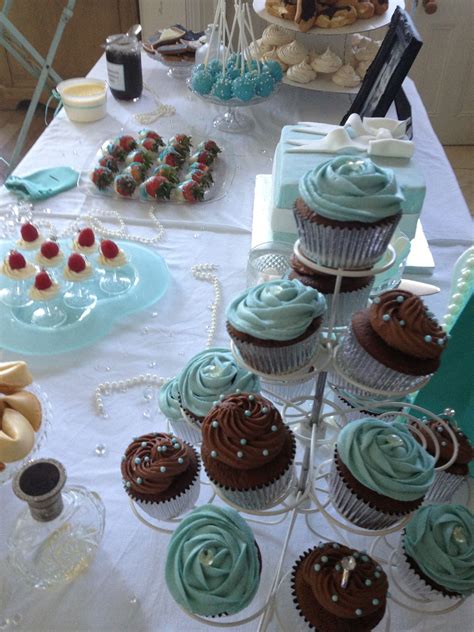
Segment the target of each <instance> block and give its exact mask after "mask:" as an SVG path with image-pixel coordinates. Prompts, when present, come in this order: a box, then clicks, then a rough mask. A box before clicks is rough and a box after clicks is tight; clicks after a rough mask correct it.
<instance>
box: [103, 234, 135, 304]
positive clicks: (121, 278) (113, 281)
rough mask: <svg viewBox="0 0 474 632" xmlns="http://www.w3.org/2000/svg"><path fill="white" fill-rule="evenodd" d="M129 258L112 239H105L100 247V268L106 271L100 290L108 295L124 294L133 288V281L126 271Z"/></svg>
mask: <svg viewBox="0 0 474 632" xmlns="http://www.w3.org/2000/svg"><path fill="white" fill-rule="evenodd" d="M126 265H127V256H126V255H125V253H124V251H123V250H122V249H121V248H119V247H118V246H117V244H116V243H115V242H114V241H112V240H111V239H103V240H102V241H101V242H100V246H99V266H100V267H101V268H103V269H104V270H105V274H104V276H103V277H102V278H101V280H100V283H99V285H100V289H101V290H102V291H103V292H105V293H106V294H112V295H115V294H123V293H124V292H127V290H129V289H130V287H131V286H132V280H131V279H130V277H129V276H128V275H127V274H126V272H125V271H124V268H125V266H126Z"/></svg>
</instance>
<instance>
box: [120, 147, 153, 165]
mask: <svg viewBox="0 0 474 632" xmlns="http://www.w3.org/2000/svg"><path fill="white" fill-rule="evenodd" d="M125 162H126V163H127V164H128V165H131V164H132V162H141V163H142V165H145V169H149V168H150V167H151V164H152V162H153V156H152V155H151V154H150V153H149V152H148V151H146V150H142V149H137V150H135V151H132V152H130V153H129V154H128V156H127V158H126V159H125Z"/></svg>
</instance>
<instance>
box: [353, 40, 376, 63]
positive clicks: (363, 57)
mask: <svg viewBox="0 0 474 632" xmlns="http://www.w3.org/2000/svg"><path fill="white" fill-rule="evenodd" d="M379 48H380V42H378V41H376V40H370V42H367V43H364V44H363V45H361V46H356V47H355V48H354V50H353V52H354V57H355V58H356V59H357V61H372V60H373V59H374V57H375V56H376V55H377V53H378V52H379Z"/></svg>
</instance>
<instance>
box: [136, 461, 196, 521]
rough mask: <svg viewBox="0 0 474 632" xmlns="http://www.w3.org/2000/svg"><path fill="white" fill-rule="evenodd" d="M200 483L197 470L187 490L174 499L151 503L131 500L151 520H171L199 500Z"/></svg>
mask: <svg viewBox="0 0 474 632" xmlns="http://www.w3.org/2000/svg"><path fill="white" fill-rule="evenodd" d="M199 490H200V482H199V470H198V471H197V472H196V478H195V479H194V481H193V482H192V483H191V485H190V486H189V488H188V489H187V490H185V491H184V492H183V493H182V494H180V495H179V496H177V497H176V498H171V499H170V500H165V501H164V502H153V501H151V502H150V501H146V500H138V499H136V498H132V500H133V502H134V503H136V504H137V505H138V506H139V507H140V509H142V510H143V511H144V512H145V513H147V514H148V515H149V516H151V517H152V518H156V519H157V520H171V519H172V518H176V517H177V516H181V514H183V513H184V512H185V511H188V509H191V507H193V505H195V504H196V502H197V499H198V498H199Z"/></svg>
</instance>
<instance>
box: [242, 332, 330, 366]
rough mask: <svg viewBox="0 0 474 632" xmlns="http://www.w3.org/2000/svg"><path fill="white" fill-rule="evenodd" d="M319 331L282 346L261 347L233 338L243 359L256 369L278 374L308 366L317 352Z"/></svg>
mask: <svg viewBox="0 0 474 632" xmlns="http://www.w3.org/2000/svg"><path fill="white" fill-rule="evenodd" d="M319 331H320V329H318V330H317V331H315V332H313V333H312V334H311V335H310V336H308V337H307V338H305V339H304V340H301V341H300V342H295V343H294V344H291V345H285V346H281V347H261V346H258V345H255V344H253V343H252V342H243V341H242V340H238V339H237V338H233V341H234V343H235V346H236V347H237V348H238V350H239V352H240V355H241V356H242V359H243V360H244V362H245V363H246V364H248V365H249V366H250V367H251V368H253V369H254V370H255V371H261V372H262V373H268V374H271V375H278V374H284V373H291V372H292V371H296V370H298V369H301V368H303V367H304V366H306V365H307V364H308V363H309V361H310V360H311V358H312V357H313V356H314V354H315V353H316V349H317V347H318V342H319Z"/></svg>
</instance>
